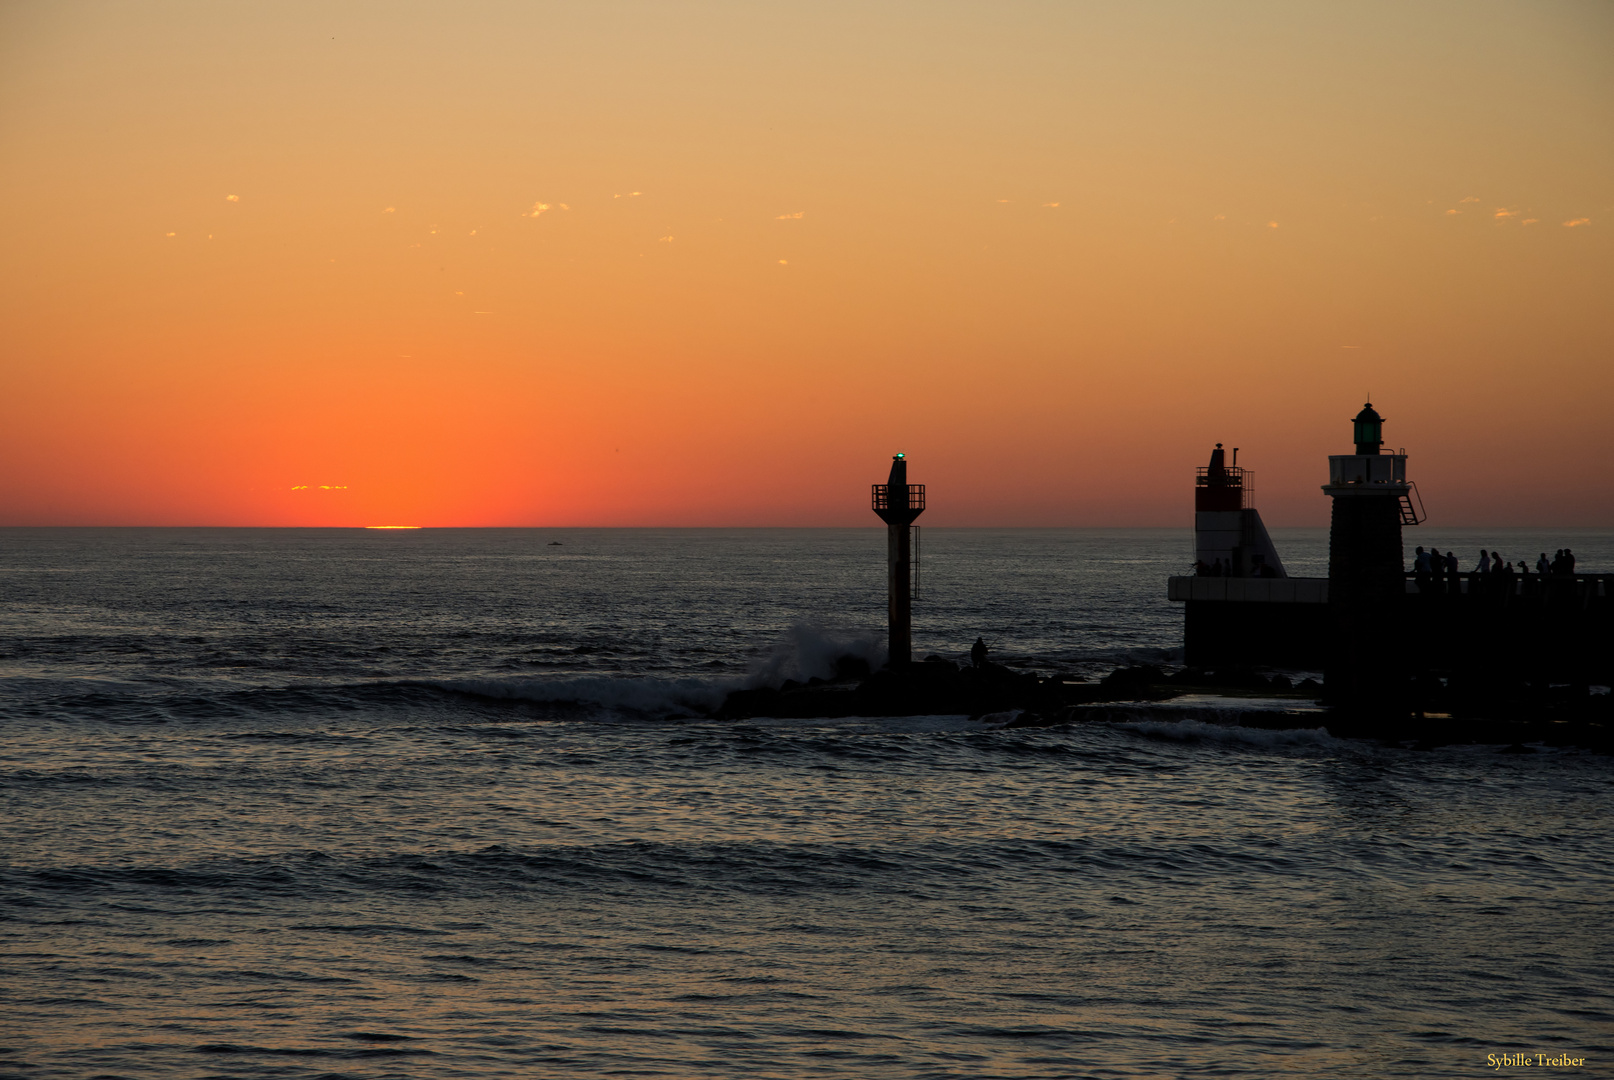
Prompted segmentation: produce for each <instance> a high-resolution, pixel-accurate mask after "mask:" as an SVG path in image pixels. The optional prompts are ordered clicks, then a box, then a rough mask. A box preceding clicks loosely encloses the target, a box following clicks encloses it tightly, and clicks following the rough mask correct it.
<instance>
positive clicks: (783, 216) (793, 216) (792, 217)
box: [773, 210, 807, 221]
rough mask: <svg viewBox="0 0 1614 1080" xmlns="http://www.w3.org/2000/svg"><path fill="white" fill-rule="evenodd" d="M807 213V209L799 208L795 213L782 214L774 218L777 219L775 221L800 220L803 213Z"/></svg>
mask: <svg viewBox="0 0 1614 1080" xmlns="http://www.w3.org/2000/svg"><path fill="white" fill-rule="evenodd" d="M806 213H807V211H805V210H797V211H796V212H795V213H794V214H780V215H779V216H778V217H776V218H774V219H773V220H775V221H800V220H801V218H802V215H804V214H806Z"/></svg>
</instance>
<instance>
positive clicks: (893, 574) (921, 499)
mask: <svg viewBox="0 0 1614 1080" xmlns="http://www.w3.org/2000/svg"><path fill="white" fill-rule="evenodd" d="M873 487H874V491H873V499H872V501H873V504H874V512H875V513H876V514H879V515H880V520H881V521H883V522H885V524H886V572H887V575H888V578H887V582H888V584H887V597H888V603H887V607H888V617H889V620H890V634H889V637H890V654H891V659H890V661H889V663H890V665H891V666H892V667H894V668H895V667H902V666H904V665H906V664H908V663H910V662H912V660H913V522H914V518H916V517H918V516H919V515H920V514H922V513H924V512H925V485H923V484H910V483H908V455H906V454H900V453H899V454H897V455H896V456H895V457H893V458H892V459H891V476H890V478H889V479H888V480H887V481H886V482H885V483H883V484H875V485H873Z"/></svg>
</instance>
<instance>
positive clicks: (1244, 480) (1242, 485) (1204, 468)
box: [1194, 465, 1255, 510]
mask: <svg viewBox="0 0 1614 1080" xmlns="http://www.w3.org/2000/svg"><path fill="white" fill-rule="evenodd" d="M1217 474H1220V475H1217ZM1194 487H1196V488H1231V489H1234V490H1237V491H1241V492H1243V501H1242V502H1241V503H1239V506H1241V507H1242V508H1243V509H1245V510H1248V509H1249V508H1250V507H1251V506H1253V505H1255V470H1253V469H1241V468H1239V467H1238V466H1237V465H1229V466H1225V467H1224V468H1221V469H1219V470H1217V473H1212V472H1211V469H1210V466H1208V465H1201V466H1200V467H1199V468H1197V469H1195V470H1194Z"/></svg>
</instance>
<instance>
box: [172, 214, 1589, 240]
mask: <svg viewBox="0 0 1614 1080" xmlns="http://www.w3.org/2000/svg"><path fill="white" fill-rule="evenodd" d="M1591 223H1592V219H1591V218H1589V217H1578V218H1576V219H1575V220H1573V221H1566V222H1564V228H1566V229H1578V228H1580V226H1582V225H1590V224H1591ZM168 235H169V236H173V235H174V234H173V233H169V234H168Z"/></svg>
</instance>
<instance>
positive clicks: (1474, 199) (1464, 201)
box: [1457, 195, 1479, 206]
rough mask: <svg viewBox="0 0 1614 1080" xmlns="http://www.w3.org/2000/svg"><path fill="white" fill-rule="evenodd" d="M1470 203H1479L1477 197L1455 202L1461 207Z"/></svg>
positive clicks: (1473, 196)
mask: <svg viewBox="0 0 1614 1080" xmlns="http://www.w3.org/2000/svg"><path fill="white" fill-rule="evenodd" d="M1470 202H1479V196H1478V195H1470V196H1468V197H1467V198H1465V199H1458V200H1457V205H1458V206H1461V205H1463V204H1464V203H1470Z"/></svg>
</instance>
